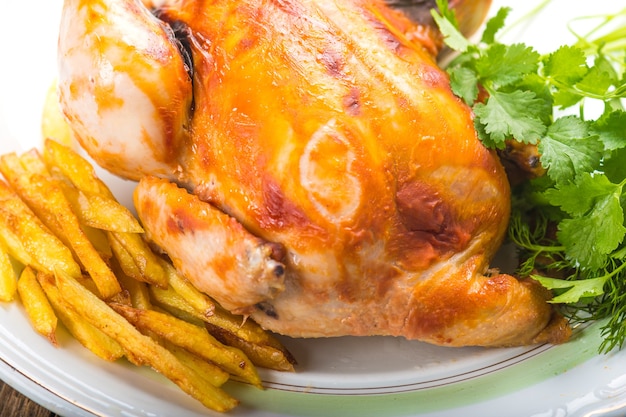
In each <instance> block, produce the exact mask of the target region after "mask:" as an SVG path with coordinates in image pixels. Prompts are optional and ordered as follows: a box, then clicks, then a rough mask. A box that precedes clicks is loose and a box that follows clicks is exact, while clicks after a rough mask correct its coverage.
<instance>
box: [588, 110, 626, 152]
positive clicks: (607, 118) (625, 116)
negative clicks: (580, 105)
mask: <svg viewBox="0 0 626 417" xmlns="http://www.w3.org/2000/svg"><path fill="white" fill-rule="evenodd" d="M590 131H591V133H592V134H594V135H598V138H599V139H600V140H601V141H602V143H603V144H604V147H605V148H606V149H607V150H615V149H621V148H624V147H626V112H625V111H623V110H615V111H613V112H611V113H608V114H606V115H604V116H603V117H601V118H600V119H598V120H597V121H596V122H595V123H593V124H592V125H591V129H590Z"/></svg>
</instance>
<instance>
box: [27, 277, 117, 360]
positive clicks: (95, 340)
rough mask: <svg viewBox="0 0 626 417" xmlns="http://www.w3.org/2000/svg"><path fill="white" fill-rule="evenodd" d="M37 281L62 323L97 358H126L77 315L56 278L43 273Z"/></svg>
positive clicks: (109, 341) (110, 341)
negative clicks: (57, 285)
mask: <svg viewBox="0 0 626 417" xmlns="http://www.w3.org/2000/svg"><path fill="white" fill-rule="evenodd" d="M37 281H39V284H40V285H41V287H42V288H43V290H44V292H45V293H46V296H47V297H48V300H49V301H50V304H51V305H52V308H54V311H55V312H56V314H57V317H58V318H59V320H61V323H63V325H64V326H65V328H66V329H67V330H68V331H69V332H70V334H71V335H72V336H73V337H74V338H75V339H76V340H78V342H79V343H80V344H81V345H83V346H85V347H86V348H87V349H89V350H90V351H91V352H92V353H94V354H95V355H96V356H98V357H100V358H102V359H104V360H106V361H109V362H112V361H115V360H117V359H119V358H121V357H122V356H124V349H122V347H121V346H120V344H119V343H117V342H116V341H115V340H113V339H112V338H111V337H109V336H107V335H106V334H104V333H103V332H102V331H100V330H99V329H97V328H96V327H94V326H92V325H91V323H89V322H88V321H86V320H85V319H84V318H83V317H81V316H80V315H79V314H78V313H76V312H75V311H74V310H73V309H72V308H71V307H70V306H69V305H68V304H67V303H66V302H65V300H64V299H63V298H62V297H61V295H60V294H59V289H58V288H57V287H56V285H55V284H54V277H53V276H52V275H49V274H45V273H43V272H39V273H38V274H37Z"/></svg>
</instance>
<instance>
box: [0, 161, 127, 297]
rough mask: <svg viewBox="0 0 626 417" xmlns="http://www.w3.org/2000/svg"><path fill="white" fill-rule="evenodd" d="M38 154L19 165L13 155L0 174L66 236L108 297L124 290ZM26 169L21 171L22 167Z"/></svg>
mask: <svg viewBox="0 0 626 417" xmlns="http://www.w3.org/2000/svg"><path fill="white" fill-rule="evenodd" d="M36 155H37V154H35V153H34V152H30V153H25V154H23V155H22V157H21V158H19V160H18V162H16V161H15V158H13V157H12V154H7V155H4V156H3V157H2V158H0V171H2V174H3V175H4V177H5V178H6V179H7V180H8V181H9V183H10V184H11V186H12V187H13V188H14V189H15V190H16V192H17V193H18V194H19V196H20V197H21V198H22V199H23V200H24V201H25V202H26V203H27V204H28V205H29V206H30V207H31V208H32V209H33V211H35V213H37V214H38V215H39V216H40V217H41V218H42V219H46V220H47V221H48V222H47V223H46V224H48V226H49V227H50V228H51V229H52V231H53V232H55V234H56V235H57V236H59V237H61V236H62V237H63V240H64V242H65V243H66V245H68V246H69V247H70V248H71V249H72V250H73V251H74V253H75V254H76V256H77V257H78V260H79V261H80V263H81V264H82V266H83V267H84V268H85V269H86V270H87V271H88V272H89V274H90V275H91V277H92V278H93V280H94V281H95V282H96V285H97V286H98V290H99V291H100V294H102V296H103V297H104V298H109V297H112V296H113V295H115V294H117V293H119V292H120V291H121V290H122V289H121V287H120V285H119V283H118V282H117V278H116V277H115V275H114V274H113V273H112V272H111V270H110V268H109V267H108V266H107V264H106V262H104V260H103V259H102V257H101V256H100V255H99V253H98V251H96V249H95V248H94V246H93V244H92V243H91V241H90V240H89V239H88V238H87V236H86V235H85V233H84V232H83V230H82V228H81V226H80V223H79V221H78V217H76V215H75V214H74V212H73V211H72V208H71V206H70V204H69V202H68V201H67V199H66V198H65V195H64V194H63V191H62V189H61V187H60V186H59V185H58V183H57V182H56V181H55V180H53V179H52V177H50V176H49V175H47V171H46V169H45V165H44V164H43V161H42V160H40V159H39V158H38V157H37V156H36ZM20 163H21V165H23V166H26V169H21V170H20V169H19V165H20Z"/></svg>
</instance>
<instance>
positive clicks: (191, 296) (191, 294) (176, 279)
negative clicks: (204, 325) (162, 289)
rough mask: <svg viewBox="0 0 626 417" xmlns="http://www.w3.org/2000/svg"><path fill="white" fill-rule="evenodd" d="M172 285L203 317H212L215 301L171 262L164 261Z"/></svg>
mask: <svg viewBox="0 0 626 417" xmlns="http://www.w3.org/2000/svg"><path fill="white" fill-rule="evenodd" d="M163 268H164V269H165V272H166V274H167V281H168V282H169V285H170V287H171V288H172V289H173V290H174V291H176V292H177V293H178V294H179V295H180V296H181V297H182V298H183V299H184V300H185V301H186V302H187V303H189V304H190V305H191V306H192V307H193V309H194V310H195V311H197V312H199V313H200V314H201V315H202V316H203V317H211V316H212V315H213V312H214V311H215V303H214V302H213V300H211V299H210V298H209V297H208V296H206V295H205V294H203V293H202V292H200V291H199V290H198V289H197V288H196V287H194V286H193V285H191V283H190V282H189V281H187V280H186V279H185V278H183V277H182V276H181V275H180V274H179V273H178V271H176V268H174V266H173V265H172V264H170V263H167V262H163Z"/></svg>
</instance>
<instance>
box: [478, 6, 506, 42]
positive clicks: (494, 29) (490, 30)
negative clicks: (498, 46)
mask: <svg viewBox="0 0 626 417" xmlns="http://www.w3.org/2000/svg"><path fill="white" fill-rule="evenodd" d="M510 12H511V8H510V7H501V8H500V9H498V12H497V13H496V15H495V16H494V17H492V18H491V19H489V21H487V24H486V25H485V30H484V31H483V34H482V37H481V42H483V43H486V44H492V43H494V41H495V39H496V33H498V31H499V30H500V29H502V28H503V27H504V22H505V20H506V18H507V17H508V15H509V13H510Z"/></svg>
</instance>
